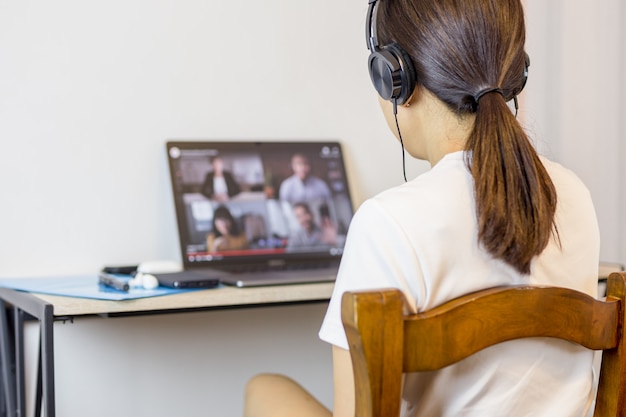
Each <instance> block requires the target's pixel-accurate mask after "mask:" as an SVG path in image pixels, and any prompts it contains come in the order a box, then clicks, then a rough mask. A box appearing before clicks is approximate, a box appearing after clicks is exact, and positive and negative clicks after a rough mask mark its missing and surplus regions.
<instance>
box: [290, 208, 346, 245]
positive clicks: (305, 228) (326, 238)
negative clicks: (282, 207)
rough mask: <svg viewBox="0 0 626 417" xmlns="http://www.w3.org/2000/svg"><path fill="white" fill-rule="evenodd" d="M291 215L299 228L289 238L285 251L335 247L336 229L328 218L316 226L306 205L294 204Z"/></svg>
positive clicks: (324, 218)
mask: <svg viewBox="0 0 626 417" xmlns="http://www.w3.org/2000/svg"><path fill="white" fill-rule="evenodd" d="M293 214H294V215H295V217H296V219H297V220H298V224H299V225H300V227H299V228H298V229H296V230H295V231H294V232H293V233H292V234H291V235H290V236H289V241H288V244H287V249H296V248H308V249H310V248H320V247H321V248H328V247H331V246H336V245H337V227H336V226H335V225H333V224H332V222H331V220H330V217H328V216H326V217H323V218H322V221H321V225H319V226H318V225H317V224H316V223H315V218H314V216H313V213H312V212H311V208H310V207H309V205H308V204H306V203H296V204H294V205H293Z"/></svg>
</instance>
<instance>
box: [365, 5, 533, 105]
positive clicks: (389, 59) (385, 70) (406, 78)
mask: <svg viewBox="0 0 626 417" xmlns="http://www.w3.org/2000/svg"><path fill="white" fill-rule="evenodd" d="M379 1H381V0H368V4H369V6H368V9H367V18H366V22H365V41H366V44H367V49H368V50H369V51H370V55H369V58H368V69H369V74H370V78H371V80H372V84H374V88H375V89H376V91H377V92H378V94H379V95H380V96H381V97H382V98H383V99H385V100H389V101H392V102H393V104H394V112H395V111H396V107H397V105H399V104H404V103H406V102H407V100H408V99H409V98H410V97H411V94H413V90H414V89H415V85H416V83H417V75H416V73H415V68H414V66H413V61H412V59H411V56H410V55H409V54H408V53H407V52H405V51H404V49H402V47H401V46H400V45H398V44H397V43H391V44H389V45H380V44H379V40H378V34H377V22H378V6H379V4H378V3H379ZM524 54H525V60H524V74H523V81H522V84H521V86H520V87H519V88H516V89H514V90H513V91H510V92H509V93H512V94H511V95H508V94H507V97H505V98H506V100H507V101H508V100H511V99H514V100H515V101H516V102H517V95H518V94H519V93H521V91H522V90H523V89H524V86H525V85H526V80H527V78H528V67H529V66H530V58H529V56H528V54H527V53H524ZM516 104H517V103H516Z"/></svg>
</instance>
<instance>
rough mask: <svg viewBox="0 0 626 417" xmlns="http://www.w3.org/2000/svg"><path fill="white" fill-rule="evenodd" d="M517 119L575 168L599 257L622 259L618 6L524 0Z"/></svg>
mask: <svg viewBox="0 0 626 417" xmlns="http://www.w3.org/2000/svg"><path fill="white" fill-rule="evenodd" d="M525 3H526V12H527V24H528V51H529V53H530V55H531V67H530V77H529V83H528V86H527V92H526V94H525V99H526V100H525V103H524V104H525V112H524V116H525V120H526V122H527V125H528V128H529V130H530V131H531V133H532V134H533V136H534V137H535V139H536V140H537V144H538V146H539V148H540V149H542V150H543V151H544V153H545V154H547V155H548V156H550V157H551V158H553V159H555V160H557V161H559V162H561V163H562V164H563V165H565V166H567V167H568V168H570V169H572V170H573V171H574V172H576V173H577V174H578V175H579V176H580V177H581V178H582V179H583V181H584V182H585V183H586V184H587V186H588V187H589V189H590V191H591V195H592V197H593V199H594V203H595V206H596V212H597V215H598V220H599V224H600V233H601V237H602V248H601V259H602V260H605V261H619V262H624V260H625V259H626V245H625V237H626V236H625V234H626V228H625V220H626V218H625V213H626V205H625V200H624V195H625V192H624V187H625V186H626V169H625V168H624V166H623V163H621V161H623V159H624V158H625V157H626V147H624V145H623V144H624V140H625V139H626V127H625V126H626V124H625V118H624V114H626V82H625V78H624V73H625V69H626V64H625V62H626V61H625V60H626V43H625V41H624V39H626V31H625V29H624V26H625V25H624V23H626V5H625V4H624V2H623V1H622V0H602V1H584V0H549V1H545V0H526V1H525Z"/></svg>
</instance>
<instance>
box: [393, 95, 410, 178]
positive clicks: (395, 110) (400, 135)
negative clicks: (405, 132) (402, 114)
mask: <svg viewBox="0 0 626 417" xmlns="http://www.w3.org/2000/svg"><path fill="white" fill-rule="evenodd" d="M393 117H394V119H395V120H396V129H397V130H398V139H400V147H401V148H402V174H403V175H404V182H407V180H406V158H405V155H404V154H405V152H404V142H403V141H402V133H401V132H400V124H399V123H398V103H397V100H396V99H394V100H393Z"/></svg>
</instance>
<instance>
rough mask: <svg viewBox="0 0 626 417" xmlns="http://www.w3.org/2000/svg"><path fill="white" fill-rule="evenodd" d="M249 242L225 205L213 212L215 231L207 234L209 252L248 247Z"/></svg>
mask: <svg viewBox="0 0 626 417" xmlns="http://www.w3.org/2000/svg"><path fill="white" fill-rule="evenodd" d="M248 247H249V242H248V239H247V237H246V234H245V233H243V232H241V231H240V228H239V226H238V225H237V222H236V221H235V218H234V217H233V215H232V214H231V213H230V210H228V208H227V207H225V206H219V207H217V208H216V209H215V211H214V212H213V232H212V233H209V235H208V236H207V249H208V251H209V252H211V253H212V252H223V251H228V250H237V249H247V248H248Z"/></svg>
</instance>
